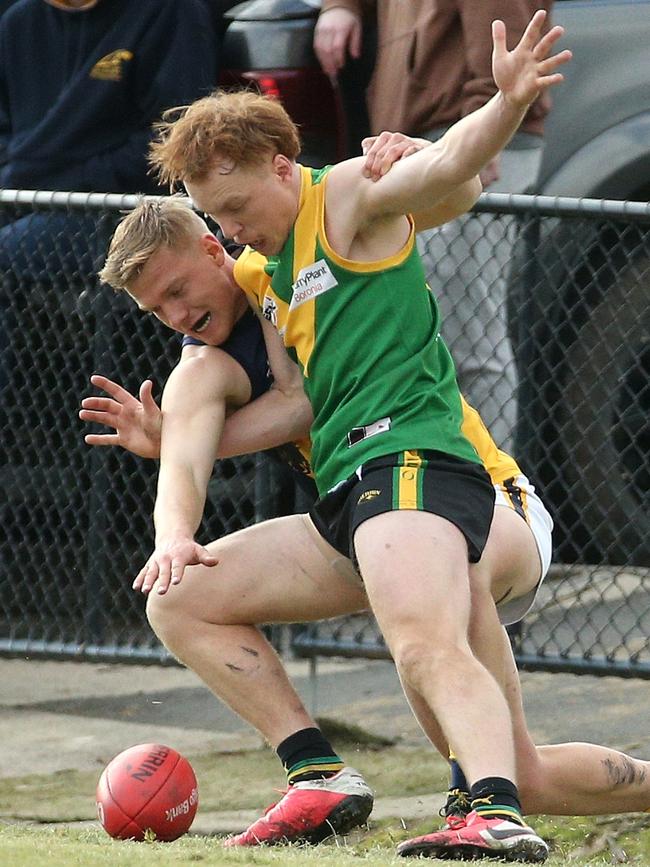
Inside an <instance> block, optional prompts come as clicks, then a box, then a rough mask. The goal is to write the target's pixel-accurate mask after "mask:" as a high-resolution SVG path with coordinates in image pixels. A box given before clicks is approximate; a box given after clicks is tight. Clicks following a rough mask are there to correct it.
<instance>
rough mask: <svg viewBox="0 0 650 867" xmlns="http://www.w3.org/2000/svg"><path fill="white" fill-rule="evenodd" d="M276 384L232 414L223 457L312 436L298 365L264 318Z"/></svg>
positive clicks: (223, 437)
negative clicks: (310, 434)
mask: <svg viewBox="0 0 650 867" xmlns="http://www.w3.org/2000/svg"><path fill="white" fill-rule="evenodd" d="M260 321H261V323H262V331H263V333H264V341H265V343H266V351H267V354H268V357H269V366H270V368H271V373H272V374H273V384H272V386H271V388H270V389H269V391H267V392H266V393H265V394H263V395H261V396H260V397H258V398H256V399H255V400H254V401H251V403H249V404H247V405H246V406H243V407H241V409H238V410H237V411H236V412H234V413H233V414H232V415H230V416H229V417H228V419H227V421H226V424H225V425H224V428H223V433H222V435H221V440H220V442H219V457H220V458H227V457H234V456H235V455H241V454H247V453H250V452H257V451H264V449H270V448H275V447H276V446H280V445H284V444H285V443H288V442H296V441H297V440H301V439H304V438H305V437H308V436H309V429H310V427H311V423H312V421H313V417H314V416H313V412H312V408H311V404H310V403H309V400H308V398H307V395H306V394H305V390H304V388H303V382H302V375H301V373H300V370H299V368H298V366H297V365H296V364H295V363H294V362H293V361H292V360H291V359H290V358H289V356H288V355H287V351H286V349H285V348H284V344H283V343H282V339H281V337H280V335H279V334H278V332H277V330H276V328H275V327H274V326H273V325H272V324H271V323H270V322H269V321H268V320H266V319H264V318H263V317H261V316H260Z"/></svg>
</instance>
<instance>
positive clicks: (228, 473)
mask: <svg viewBox="0 0 650 867" xmlns="http://www.w3.org/2000/svg"><path fill="white" fill-rule="evenodd" d="M135 201H136V199H135V197H133V196H129V197H126V196H125V197H121V196H98V195H86V194H83V195H82V194H61V193H55V194H47V193H39V194H36V195H34V194H31V193H20V194H16V193H12V192H10V191H6V192H3V193H0V214H1V217H2V224H3V228H2V229H0V273H1V274H2V282H3V286H2V303H1V306H0V313H1V316H2V327H1V329H0V331H1V333H2V341H3V342H2V345H1V346H0V389H1V399H0V412H1V413H2V416H1V429H2V445H1V448H0V478H1V479H2V489H3V491H4V497H3V502H2V505H1V506H0V509H1V510H2V521H1V525H2V528H3V532H2V540H1V541H0V611H1V613H2V618H1V621H2V626H1V627H0V630H1V632H0V650H1V651H3V652H5V653H6V652H9V653H29V654H31V655H37V654H41V655H50V654H51V655H57V656H71V657H75V658H79V657H85V658H120V659H134V660H139V661H145V660H147V659H153V660H156V661H166V660H167V655H166V652H165V651H164V650H163V649H162V648H161V647H160V646H159V645H158V643H157V640H156V639H155V636H153V634H152V633H151V631H150V629H149V627H148V624H147V623H146V618H145V615H144V602H143V599H142V598H141V597H140V595H139V594H135V593H134V592H133V591H132V590H131V589H130V585H131V582H132V581H133V579H134V577H135V576H136V574H137V573H138V571H139V569H140V568H141V566H142V565H143V564H144V562H145V560H146V558H147V557H148V556H149V554H150V553H151V551H152V550H153V534H152V522H151V514H152V510H153V501H154V495H155V483H156V469H157V467H156V463H155V462H154V461H146V460H142V459H140V458H137V457H135V456H132V455H130V454H128V453H126V452H124V451H123V450H121V449H110V448H109V449H97V448H90V447H88V446H86V445H85V443H84V441H83V435H84V433H88V432H90V431H91V430H92V429H93V428H91V426H89V425H87V424H84V423H83V422H82V421H81V420H80V419H79V418H78V411H79V408H80V402H81V398H82V397H83V396H85V395H87V394H89V393H91V391H92V387H91V386H90V383H89V377H90V375H91V374H92V373H102V374H105V375H107V376H109V377H110V378H112V379H115V380H117V381H118V382H121V383H122V384H124V385H125V387H127V388H128V389H130V390H131V391H132V392H134V393H137V390H138V387H139V383H140V382H142V380H143V379H145V378H147V377H150V378H152V379H153V380H154V383H156V389H155V394H156V396H157V397H160V393H161V390H162V386H163V384H164V382H165V380H166V378H167V376H168V374H169V372H170V371H171V369H172V367H173V366H174V364H175V363H176V361H177V360H178V357H179V354H180V349H181V342H180V336H179V335H177V334H173V333H172V332H170V331H169V330H168V329H166V328H165V327H163V326H162V325H161V324H160V323H159V322H158V321H157V320H156V319H155V317H153V316H144V315H143V314H142V313H140V312H139V311H138V310H137V307H136V305H135V304H134V303H133V302H132V301H131V300H130V299H129V298H128V296H126V295H125V294H123V293H115V292H113V291H112V290H111V289H109V288H108V287H105V286H102V287H100V286H99V285H98V281H97V279H96V278H95V276H94V275H95V274H96V271H97V269H98V267H100V265H101V264H102V257H103V255H104V253H105V250H106V247H107V243H108V240H109V239H110V237H111V234H112V231H113V229H114V226H115V224H116V222H117V220H118V219H119V217H120V213H121V212H123V211H124V209H126V208H129V207H133V206H134V204H135ZM97 430H99V428H97ZM280 481H281V479H279V478H278V476H277V471H276V470H275V469H274V468H272V467H271V466H270V465H268V466H267V461H266V460H265V459H264V458H263V457H262V456H261V455H254V456H252V457H250V458H241V459H235V460H225V461H221V462H219V463H218V464H217V465H216V467H215V473H214V476H213V479H212V481H211V484H210V493H209V496H208V503H207V507H206V515H205V519H204V521H203V525H202V527H201V531H200V533H201V538H202V539H203V540H205V541H208V540H209V539H212V538H217V537H218V536H221V535H224V534H226V533H230V532H233V531H234V530H237V529H240V528H241V527H244V526H247V525H249V524H251V523H253V522H255V521H259V520H262V519H264V518H267V517H270V516H272V515H274V514H276V513H277V511H278V504H277V500H278V484H279V482H280Z"/></svg>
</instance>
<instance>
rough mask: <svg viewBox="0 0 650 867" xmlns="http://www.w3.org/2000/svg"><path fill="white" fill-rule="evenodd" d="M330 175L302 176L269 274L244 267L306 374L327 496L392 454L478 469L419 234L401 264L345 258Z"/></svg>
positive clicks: (259, 266)
mask: <svg viewBox="0 0 650 867" xmlns="http://www.w3.org/2000/svg"><path fill="white" fill-rule="evenodd" d="M328 171H329V169H321V170H315V169H307V168H305V167H301V174H302V187H301V195H300V204H299V212H298V216H297V219H296V223H295V225H294V227H293V230H292V232H291V235H290V237H289V238H288V240H287V242H286V244H285V246H284V248H283V250H282V251H281V253H280V255H279V256H277V257H270V258H269V259H268V261H267V262H266V265H264V258H263V257H261V256H260V255H259V254H257V253H255V252H254V251H252V250H250V249H246V250H245V251H244V253H243V254H242V255H241V256H240V258H239V259H238V260H237V263H236V265H235V279H236V280H237V282H238V283H239V285H240V286H241V287H242V288H243V289H244V291H245V292H246V293H247V295H248V296H249V297H250V298H251V299H252V300H253V302H254V303H255V304H256V305H257V306H258V307H259V309H260V310H261V311H262V314H263V315H264V316H265V317H266V318H267V319H269V320H271V321H272V322H273V323H274V325H275V326H276V328H277V329H278V331H279V333H280V335H281V336H282V338H283V341H284V344H285V346H286V347H287V349H288V351H289V353H290V355H292V357H293V358H294V359H295V360H296V361H297V363H298V364H299V366H300V368H301V370H302V373H303V377H304V385H305V391H306V393H307V396H308V397H309V400H310V402H311V405H312V408H313V411H314V423H313V426H312V431H311V438H312V455H311V462H312V468H313V471H314V475H315V478H316V483H317V486H318V489H319V491H320V492H321V493H324V492H325V491H327V490H330V489H331V488H332V487H334V486H335V485H336V484H337V483H338V482H340V481H342V480H343V479H345V478H348V477H349V476H350V475H352V473H354V471H355V470H356V469H357V468H358V467H359V466H360V465H361V464H364V463H365V462H367V461H368V460H371V459H372V458H376V457H380V456H382V455H385V454H389V453H392V452H401V451H406V450H416V449H417V450H420V449H435V450H438V451H442V452H446V453H448V454H451V455H455V456H457V457H459V458H463V459H465V460H468V461H473V462H477V463H478V462H479V461H480V458H479V455H478V453H477V451H476V449H475V447H474V445H472V443H471V441H470V440H469V439H468V436H467V425H468V424H469V427H472V424H474V423H473V422H467V420H466V418H465V416H464V414H463V405H462V402H461V397H460V394H459V391H458V386H457V384H456V377H455V370H454V366H453V362H452V360H451V357H450V355H449V352H448V350H447V347H446V346H445V344H444V342H443V340H442V339H441V337H440V334H439V313H438V308H437V305H436V303H435V300H434V298H433V296H432V295H431V293H430V292H429V290H428V287H427V285H426V282H425V279H424V273H423V269H422V265H421V262H420V259H419V256H418V253H417V250H416V247H415V233H414V229H413V225H411V231H410V234H409V238H408V240H407V242H406V244H405V245H404V247H403V248H402V250H400V251H399V252H398V253H397V254H396V255H394V256H391V257H389V258H386V259H383V260H381V261H378V262H371V263H368V262H356V261H352V260H349V259H345V258H343V257H341V256H339V255H338V254H337V253H336V252H335V251H334V250H333V249H332V248H331V247H330V245H329V243H328V240H327V237H326V233H325V223H324V200H325V186H326V179H327V172H328ZM464 425H465V427H466V430H463V427H464ZM474 426H475V425H474ZM486 433H487V431H486ZM495 448H496V447H495Z"/></svg>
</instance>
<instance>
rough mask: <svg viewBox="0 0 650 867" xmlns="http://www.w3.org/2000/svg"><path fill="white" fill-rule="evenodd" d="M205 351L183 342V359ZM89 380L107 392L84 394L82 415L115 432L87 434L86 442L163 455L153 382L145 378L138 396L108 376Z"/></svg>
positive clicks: (143, 454)
mask: <svg viewBox="0 0 650 867" xmlns="http://www.w3.org/2000/svg"><path fill="white" fill-rule="evenodd" d="M206 351H208V352H210V351H211V350H210V349H209V347H205V346H195V345H188V346H184V347H183V350H182V354H181V360H182V359H187V358H193V357H195V356H200V355H201V354H202V353H204V352H206ZM90 382H91V384H92V385H93V386H95V388H100V389H101V390H102V391H103V392H105V394H104V395H91V396H90V397H85V398H84V399H83V400H82V401H81V410H80V412H79V418H80V419H81V420H82V421H85V422H89V423H92V424H101V425H105V426H106V427H109V428H113V430H114V431H115V432H114V433H98V434H86V435H85V436H84V442H85V443H86V444H87V445H89V446H100V447H105V446H119V447H120V448H123V449H125V451H127V452H131V453H132V454H134V455H138V457H141V458H151V459H154V460H157V459H158V458H159V457H160V430H161V425H162V415H161V412H160V407H159V406H158V404H157V403H156V401H155V399H154V397H153V382H152V381H151V380H150V379H145V380H144V382H142V384H141V385H140V389H139V391H138V397H136V396H135V395H133V394H131V393H130V392H129V391H127V390H126V388H124V387H123V386H122V385H120V383H119V382H115V380H113V379H109V378H108V377H107V376H101V375H100V374H93V376H91V377H90ZM106 395H108V397H107V396H106Z"/></svg>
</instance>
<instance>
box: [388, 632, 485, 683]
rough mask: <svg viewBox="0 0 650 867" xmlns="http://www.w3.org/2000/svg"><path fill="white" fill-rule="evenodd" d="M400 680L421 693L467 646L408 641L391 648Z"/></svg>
mask: <svg viewBox="0 0 650 867" xmlns="http://www.w3.org/2000/svg"><path fill="white" fill-rule="evenodd" d="M391 652H392V654H393V659H394V661H395V665H396V667H397V670H398V672H399V675H400V678H401V679H402V680H403V681H404V682H405V683H407V684H408V685H409V686H411V687H413V688H414V689H416V690H419V691H421V690H422V688H423V687H424V686H425V684H426V683H428V682H430V681H431V679H432V678H434V677H436V676H438V675H441V674H442V673H444V672H446V671H448V670H449V666H450V664H451V663H452V661H455V660H457V659H458V657H459V656H462V655H464V654H465V653H467V654H469V653H470V649H469V645H466V646H463V647H461V646H460V645H459V644H456V643H454V642H451V641H444V640H439V641H435V642H433V641H432V642H427V641H420V640H415V639H414V640H410V641H405V642H401V643H400V644H399V645H398V646H397V647H395V648H394V649H393V648H391Z"/></svg>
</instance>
